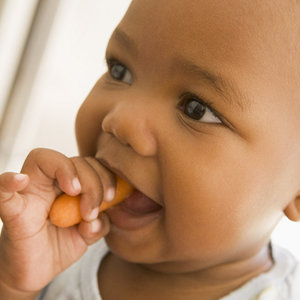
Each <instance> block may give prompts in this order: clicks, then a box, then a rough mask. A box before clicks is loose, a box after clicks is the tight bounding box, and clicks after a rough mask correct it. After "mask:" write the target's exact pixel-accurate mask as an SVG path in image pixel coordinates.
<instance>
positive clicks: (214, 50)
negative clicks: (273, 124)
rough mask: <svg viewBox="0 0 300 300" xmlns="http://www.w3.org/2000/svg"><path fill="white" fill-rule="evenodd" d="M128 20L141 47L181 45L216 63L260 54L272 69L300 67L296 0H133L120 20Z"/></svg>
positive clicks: (251, 58)
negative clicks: (123, 17) (140, 40)
mask: <svg viewBox="0 0 300 300" xmlns="http://www.w3.org/2000/svg"><path fill="white" fill-rule="evenodd" d="M152 11H153V12H155V13H151V12H152ZM130 22H132V23H133V26H131V29H130V30H131V32H132V33H133V36H134V35H135V33H137V35H138V34H140V35H141V36H146V37H147V40H146V41H145V40H143V41H142V42H143V45H144V47H143V46H140V47H141V49H142V50H143V51H144V52H147V51H152V50H153V48H155V47H159V46H161V48H160V49H161V53H162V54H170V52H172V49H173V50H174V52H175V50H176V49H177V48H180V47H181V48H180V51H183V52H186V53H187V52H188V51H189V50H193V49H194V53H195V55H194V57H196V56H197V53H198V56H199V57H200V56H203V55H204V56H205V55H206V57H205V59H206V60H208V59H210V60H211V61H213V60H214V61H215V63H218V59H219V58H222V59H223V60H224V61H225V60H227V61H228V62H229V63H230V61H238V60H239V64H240V65H241V66H243V65H244V64H247V63H250V64H253V61H255V60H264V62H263V63H262V66H261V68H264V69H266V68H267V69H268V68H270V69H272V72H273V73H274V74H275V73H276V72H279V70H281V71H280V72H281V73H283V72H285V71H286V72H288V73H289V72H290V73H294V72H295V71H296V72H297V73H299V55H298V54H299V50H300V41H299V40H300V39H299V36H300V3H299V0H272V1H269V0H251V1H246V0H190V1H187V2H186V1H182V0H162V1H161V0H143V1H142V0H133V2H132V5H131V7H130V9H129V11H128V14H127V16H126V17H125V19H124V22H123V25H126V23H130ZM121 25H122V24H121ZM126 27H127V26H125V28H126ZM146 47H147V48H146ZM201 47H202V48H201ZM204 48H205V49H204ZM169 49H171V51H170V50H169ZM205 51H206V53H204V52H205ZM247 55H248V58H247ZM253 67H256V68H257V66H254V65H253ZM287 68H288V69H289V70H285V69H287Z"/></svg>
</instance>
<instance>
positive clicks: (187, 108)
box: [180, 97, 222, 123]
mask: <svg viewBox="0 0 300 300" xmlns="http://www.w3.org/2000/svg"><path fill="white" fill-rule="evenodd" d="M180 108H181V109H182V110H183V112H184V113H185V114H186V115H187V116H188V117H189V118H191V119H194V120H197V121H201V122H203V123H222V121H221V120H220V119H219V118H218V117H217V116H216V115H215V113H214V112H213V111H212V110H211V109H210V108H209V107H208V106H206V105H204V104H202V103H201V102H200V101H199V100H198V99H197V98H196V97H189V98H188V99H186V100H184V102H183V103H181V105H180Z"/></svg>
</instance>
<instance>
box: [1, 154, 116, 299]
mask: <svg viewBox="0 0 300 300" xmlns="http://www.w3.org/2000/svg"><path fill="white" fill-rule="evenodd" d="M22 173H23V174H15V173H4V174H2V175H0V217H1V219H2V221H3V229H2V233H1V236H0V300H2V299H3V300H4V299H5V300H6V299H10V300H15V299H16V300H17V299H18V300H19V299H20V300H21V299H34V298H35V297H36V296H37V294H38V293H39V291H40V290H42V289H43V288H44V287H45V286H46V285H47V284H48V283H49V282H50V281H51V280H52V279H53V278H54V277H55V276H57V275H58V274H59V273H61V272H62V271H63V270H65V269H66V268H67V267H69V266H70V265H71V264H72V263H74V262H75V261H76V260H78V259H79V258H80V257H81V256H82V255H83V254H84V252H85V251H86V249H87V246H88V245H90V244H92V243H94V242H96V241H97V240H99V239H100V238H101V237H103V236H105V235H106V234H107V233H108V231H109V220H108V217H107V215H106V214H105V213H102V214H100V215H99V218H97V213H96V212H97V211H95V210H94V209H95V208H97V207H98V208H99V205H100V202H101V200H102V199H103V189H104V190H105V189H106V190H107V189H108V188H109V187H108V185H110V187H112V186H113V176H112V174H110V173H109V172H108V171H107V170H105V168H103V167H102V166H101V165H100V164H99V163H98V162H97V161H96V160H95V159H93V158H86V159H84V158H72V159H69V158H67V157H65V156H64V155H62V154H60V153H58V152H55V151H51V150H46V149H38V150H35V151H33V152H31V154H30V155H29V156H28V158H27V159H26V161H25V163H24V166H23V168H22ZM100 178H101V179H100ZM79 182H80V183H79ZM102 186H104V188H103V187H102ZM62 191H63V192H65V193H67V194H69V195H77V194H79V193H81V194H82V197H81V199H82V200H81V204H80V205H81V207H80V209H81V215H82V217H83V221H82V222H81V223H80V224H79V225H78V226H72V227H68V228H58V227H56V226H54V225H53V224H52V223H51V222H50V221H49V219H48V214H49V211H50V207H51V205H52V203H53V201H54V199H55V198H56V197H57V196H58V195H59V194H60V193H61V192H62ZM92 212H93V213H94V214H93V213H92ZM100 220H101V221H100Z"/></svg>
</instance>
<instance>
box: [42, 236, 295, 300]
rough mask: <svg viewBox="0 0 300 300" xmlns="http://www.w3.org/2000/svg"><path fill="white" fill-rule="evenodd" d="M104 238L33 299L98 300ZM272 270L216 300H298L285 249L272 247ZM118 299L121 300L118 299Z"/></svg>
mask: <svg viewBox="0 0 300 300" xmlns="http://www.w3.org/2000/svg"><path fill="white" fill-rule="evenodd" d="M108 251H109V249H108V248H107V246H106V244H105V242H104V239H102V240H100V241H99V242H97V243H96V244H94V245H92V246H90V247H89V249H88V250H87V252H86V253H85V254H84V255H83V257H82V258H81V259H80V260H79V261H77V262H76V263H74V264H73V265H72V266H71V267H69V268H68V269H67V270H65V271H64V272H63V273H61V274H60V275H59V276H57V277H56V278H55V279H54V280H53V281H52V282H51V283H50V284H49V285H48V286H47V287H46V288H45V289H44V290H43V291H42V293H41V294H40V295H39V296H38V297H37V298H36V300H101V295H100V291H99V287H98V278H97V274H98V269H99V266H100V264H101V261H102V259H103V258H104V256H105V255H106V254H107V253H108ZM273 258H274V261H275V264H274V266H273V267H272V269H271V270H270V271H269V272H267V273H263V274H261V275H259V276H258V277H256V278H254V279H252V280H251V281H249V282H248V283H246V284H245V285H244V286H242V287H241V288H239V289H238V290H236V291H234V292H232V293H230V294H229V295H228V296H225V297H223V298H222V299H220V300H300V264H299V262H297V261H296V260H295V258H294V257H293V256H292V255H291V254H290V253H289V252H288V251H287V250H285V249H282V248H280V247H276V246H274V247H273ZM120 300H122V299H120Z"/></svg>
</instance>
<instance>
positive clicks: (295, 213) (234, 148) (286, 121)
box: [0, 0, 300, 300]
mask: <svg viewBox="0 0 300 300" xmlns="http://www.w3.org/2000/svg"><path fill="white" fill-rule="evenodd" d="M299 19H300V7H299V3H298V2H297V1H282V0H275V1H267V0H263V1H261V0H260V1H258V0H253V1H243V0H239V1H238V0H212V1H211V0H210V1H208V0H190V1H179V0H143V1H141V0H133V2H132V4H131V6H130V8H129V10H128V12H127V13H126V15H125V17H124V19H123V20H122V21H121V23H120V24H119V26H118V27H117V30H116V31H115V32H114V34H113V35H112V38H111V40H110V42H109V44H108V48H107V62H108V72H107V73H106V74H105V75H103V76H102V77H101V78H100V79H99V81H98V82H97V83H96V85H95V86H94V88H93V89H92V91H91V93H90V94H89V96H88V97H87V99H86V101H85V102H84V104H83V105H82V107H81V109H80V111H79V113H78V117H77V121H76V134H77V141H78V147H79V151H80V155H81V157H83V158H73V159H67V158H65V157H63V158H62V157H61V156H60V154H58V153H56V152H51V153H50V152H47V153H46V154H45V152H44V151H49V150H39V151H38V153H39V155H42V156H43V157H44V158H45V157H48V155H49V156H50V157H51V159H52V160H54V161H56V159H57V164H55V165H51V163H50V159H49V160H47V159H46V161H44V160H41V159H40V160H39V159H37V157H35V155H33V156H32V155H31V156H29V158H28V159H27V161H26V162H25V167H24V168H23V170H22V172H23V173H26V174H28V175H29V177H30V179H31V181H30V184H29V183H28V182H27V181H29V179H28V177H26V179H25V180H27V181H26V184H29V185H28V186H29V187H30V188H26V189H25V190H22V188H24V187H25V183H23V184H24V185H20V184H19V185H14V183H13V182H14V181H13V179H9V178H8V176H13V175H9V174H6V175H2V177H1V178H2V179H1V180H2V181H1V182H0V186H1V187H2V189H1V190H2V191H3V192H2V194H1V196H0V199H3V200H1V205H0V215H1V217H2V218H3V221H4V230H7V231H8V232H9V233H8V234H7V235H8V236H9V239H10V240H9V242H7V241H6V240H3V237H2V236H3V234H2V236H1V244H0V247H1V248H0V249H1V251H2V253H3V251H4V253H6V252H5V251H7V249H8V248H9V243H10V242H11V241H12V243H16V244H17V242H16V241H15V240H14V239H13V237H14V235H15V234H17V233H18V230H15V229H11V230H10V231H9V227H10V226H9V222H10V219H11V218H12V215H11V214H10V213H9V212H8V211H9V210H7V211H6V210H5V209H4V208H3V207H5V206H4V205H5V202H6V200H7V199H10V197H11V196H13V197H12V198H11V200H13V201H17V200H18V199H19V198H20V195H22V197H23V199H27V200H29V198H30V199H31V198H32V199H33V200H34V199H35V196H34V195H36V194H37V193H40V194H38V197H36V199H37V200H39V201H36V202H32V204H31V202H30V205H29V204H28V205H27V208H28V209H27V210H28V211H30V212H31V214H33V212H34V211H36V210H42V211H43V210H44V214H43V217H41V220H39V222H38V224H37V225H35V224H34V223H33V224H32V223H30V224H31V226H30V227H32V228H33V229H34V230H35V232H40V230H41V228H42V227H41V225H43V226H45V224H47V223H45V222H46V221H45V218H46V216H47V213H46V212H47V208H48V207H49V205H50V203H52V201H53V200H54V198H55V196H56V195H57V194H59V193H60V192H61V190H63V191H64V192H69V193H73V194H76V193H79V192H80V191H79V190H78V191H74V190H72V188H71V182H72V180H73V179H74V178H77V177H76V176H78V178H79V181H80V183H81V186H82V189H84V191H85V192H86V193H88V191H90V189H93V187H95V188H96V189H97V187H98V186H100V187H101V189H100V191H99V193H98V196H97V197H92V198H91V199H94V200H89V199H90V198H89V197H86V198H85V201H84V202H83V204H82V211H83V216H84V219H85V221H86V223H84V224H91V222H90V221H92V220H90V219H89V218H88V216H89V213H90V212H91V211H92V209H93V207H96V204H97V203H96V202H100V201H101V200H102V199H101V198H102V197H103V196H102V195H105V193H106V191H107V190H108V189H109V188H111V187H113V186H114V176H113V175H112V172H114V173H117V174H118V175H120V176H121V177H123V178H124V179H126V180H128V181H129V182H130V183H131V184H133V186H134V187H136V188H137V189H138V190H140V191H141V192H142V193H144V194H145V195H147V196H148V197H150V198H151V199H153V200H154V201H155V202H157V203H159V204H160V205H161V206H162V210H161V213H160V214H159V215H158V217H157V218H155V219H153V220H152V221H151V222H149V223H146V224H145V225H144V226H141V227H140V228H135V230H126V229H121V228H119V227H118V226H116V224H114V222H113V221H112V222H111V224H110V229H108V227H109V222H108V219H106V218H107V215H108V217H109V218H110V219H111V220H114V218H115V215H114V214H115V213H114V209H111V210H109V211H107V215H106V214H102V217H103V220H102V222H103V223H102V224H106V225H105V226H107V227H105V226H104V228H107V229H102V230H100V232H99V231H98V233H97V234H96V235H95V236H93V235H91V233H90V232H91V231H89V230H86V231H84V232H80V228H81V227H80V226H83V225H79V227H78V229H76V228H75V229H74V228H73V229H68V230H69V231H67V234H68V235H69V236H68V237H66V238H65V239H64V240H65V241H66V243H71V240H72V241H74V240H73V238H71V236H70V235H71V232H70V231H71V230H73V233H74V234H75V236H76V239H75V240H76V241H77V242H78V243H79V244H80V245H81V246H80V247H79V249H77V248H76V249H77V251H76V253H75V254H74V255H73V256H72V257H71V259H68V260H67V259H66V257H64V254H65V253H66V252H65V250H66V248H67V247H66V248H65V247H61V252H56V254H57V256H56V257H55V259H56V260H57V259H58V258H59V259H60V262H61V263H63V267H61V265H62V264H60V267H57V266H56V268H55V270H53V269H51V268H50V269H49V268H48V269H47V268H46V271H45V272H44V276H45V278H44V280H43V281H39V282H38V283H36V285H35V286H32V289H31V291H35V290H38V289H41V288H42V287H43V284H46V283H47V281H50V280H51V279H52V278H53V277H54V276H55V275H56V274H58V273H59V272H60V271H61V270H62V269H64V268H65V267H66V266H67V265H69V264H70V260H74V261H75V260H76V259H77V258H79V256H80V255H81V254H82V253H83V252H84V251H85V249H86V247H87V244H90V243H92V242H94V241H95V240H97V239H98V238H100V237H102V236H104V235H106V234H107V233H108V234H107V235H106V242H107V243H108V246H109V247H110V249H111V252H110V254H108V255H107V256H106V257H105V259H104V261H103V263H102V264H101V267H100V269H99V273H98V277H99V287H100V290H101V296H102V298H103V300H113V299H125V300H126V299H144V300H147V299H172V300H174V299H175V300H177V299H185V300H194V299H197V300H198V299H201V300H217V299H219V298H220V297H222V296H225V295H226V294H228V293H229V292H231V291H233V290H235V289H237V288H239V287H240V286H242V285H243V284H244V283H246V282H247V281H249V280H250V279H251V278H253V277H255V276H257V275H259V274H261V273H263V272H266V271H268V270H270V268H271V267H272V265H273V260H272V256H271V253H270V251H269V247H268V244H269V241H270V235H271V233H272V231H273V229H274V228H275V226H276V225H277V223H278V222H279V220H280V219H281V218H282V216H283V215H284V214H285V215H286V216H287V217H288V218H290V219H291V220H293V221H298V220H299V219H300V201H299V195H300V159H299V157H300V147H299V143H300V131H299V130H298V128H300V119H299V112H300V102H299V98H300V86H299V80H300V72H299V70H300V62H299V57H298V53H299V49H300V46H299V41H298V37H299V33H300V32H299V31H300V29H299V28H300V24H299ZM295 24H297V26H296V25H295ZM87 158H88V159H87ZM42 161H43V165H42V166H41V162H42ZM51 162H52V161H51ZM50 165H51V166H50ZM37 169H38V170H42V172H40V171H38V172H37V171H36V170H37ZM57 170H61V171H60V172H57ZM94 170H96V171H94ZM43 174H46V175H43ZM58 174H60V177H58ZM83 174H84V175H83ZM49 178H50V179H49ZM105 178H106V179H105ZM57 181H58V183H59V185H60V188H58V186H57V184H56V182H57ZM38 182H42V183H44V184H45V186H46V187H47V188H46V189H43V190H42V191H40V190H39V189H38V188H37V185H36V184H37V183H38ZM26 186H27V185H26ZM84 187H85V188H84ZM18 190H21V192H20V193H14V194H12V192H13V191H18ZM48 190H50V193H49V192H48ZM7 191H9V192H10V193H9V194H7ZM50 195H51V196H50ZM14 199H15V200H14ZM42 199H44V200H42ZM96 199H97V200H96ZM45 200H46V201H45ZM18 201H20V200H18ZM7 203H9V201H7ZM12 207H13V206H10V209H11V208H12ZM45 211H46V212H45ZM28 216H29V213H28V215H25V214H24V218H23V219H22V224H23V225H24V224H27V223H26V220H28ZM25 217H26V218H25ZM18 219H19V218H17V220H18ZM106 221H107V223H106ZM12 222H14V221H12ZM13 224H14V223H13ZM47 226H48V227H47V228H48V229H47V230H48V231H47V230H45V232H47V233H44V234H43V235H41V237H40V236H39V237H38V238H37V239H36V241H35V243H36V244H35V245H37V242H38V241H39V242H41V241H43V242H45V241H47V243H48V244H47V243H46V247H45V248H42V249H41V251H40V252H38V253H39V254H40V255H41V256H46V257H47V258H48V259H49V256H50V253H53V249H54V248H55V249H57V248H56V247H54V246H53V245H52V242H51V241H50V239H52V240H55V239H56V240H57V238H56V236H55V235H54V234H52V235H51V234H50V233H49V231H50V230H54V228H52V229H51V227H49V226H50V225H49V224H47ZM87 226H89V225H87ZM43 228H45V227H43ZM33 229H32V230H33ZM56 230H57V229H55V231H56ZM28 232H29V231H26V232H25V233H22V234H19V233H18V234H19V235H18V237H21V236H22V235H23V236H24V235H26V234H28ZM41 232H44V231H41ZM4 236H6V235H4ZM24 243H25V242H23V241H22V247H23V245H24ZM25 244H26V243H25ZM42 244H43V243H42ZM49 244H50V248H49ZM32 246H34V244H33V240H29V239H28V245H27V247H28V248H25V249H29V250H30V251H33V250H32V249H31V248H30V247H32ZM71 246H74V244H71ZM46 248H47V249H48V250H46ZM22 249H24V248H22ZM27 251H28V250H27ZM51 251H52V252H51ZM26 253H27V252H26V251H25V250H24V252H21V250H19V252H18V251H16V252H15V253H14V252H12V253H10V254H7V255H6V259H8V260H9V261H11V262H14V260H16V261H15V264H16V265H13V267H12V268H11V269H10V270H7V269H4V271H3V270H2V271H0V282H2V283H3V284H5V285H6V286H7V287H9V288H10V289H13V290H14V291H15V290H18V291H20V290H22V291H24V286H25V284H24V282H23V285H22V280H24V278H25V277H24V276H23V275H24V272H25V274H26V280H32V282H33V270H32V269H30V270H28V269H26V268H25V269H26V270H24V268H23V267H22V268H23V269H22V268H21V269H20V267H19V265H17V263H19V264H20V258H17V257H18V256H17V254H18V255H19V254H22V255H23V256H24V255H26ZM1 255H2V254H1ZM21 257H22V256H21ZM38 258H39V256H38V257H33V258H32V257H31V258H30V259H31V260H29V258H28V257H26V256H25V258H24V260H23V261H24V262H27V261H28V262H30V264H31V265H33V267H32V268H37V265H38V264H37V263H41V261H45V260H44V257H43V259H40V260H39V259H38ZM13 259H14V260H13ZM50 262H51V260H50ZM52 262H53V260H52ZM0 263H1V268H0V270H1V269H3V267H2V266H3V265H5V261H4V260H3V259H2V258H1V259H0ZM18 268H19V269H18ZM43 271H44V270H43ZM22 272H23V273H22ZM26 272H27V273H26ZM8 274H9V275H10V276H9V277H8V278H9V280H8V279H5V278H6V277H7V276H8ZM16 274H18V276H19V277H17V278H18V280H19V281H17V282H21V284H19V285H18V286H16V285H13V284H12V283H13V279H14V278H16ZM116 285H118V288H117V289H116V288H115V287H116ZM22 288H23V289H22ZM7 289H8V288H7ZM15 299H22V298H17V297H16V298H15ZM24 299H30V298H24Z"/></svg>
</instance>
